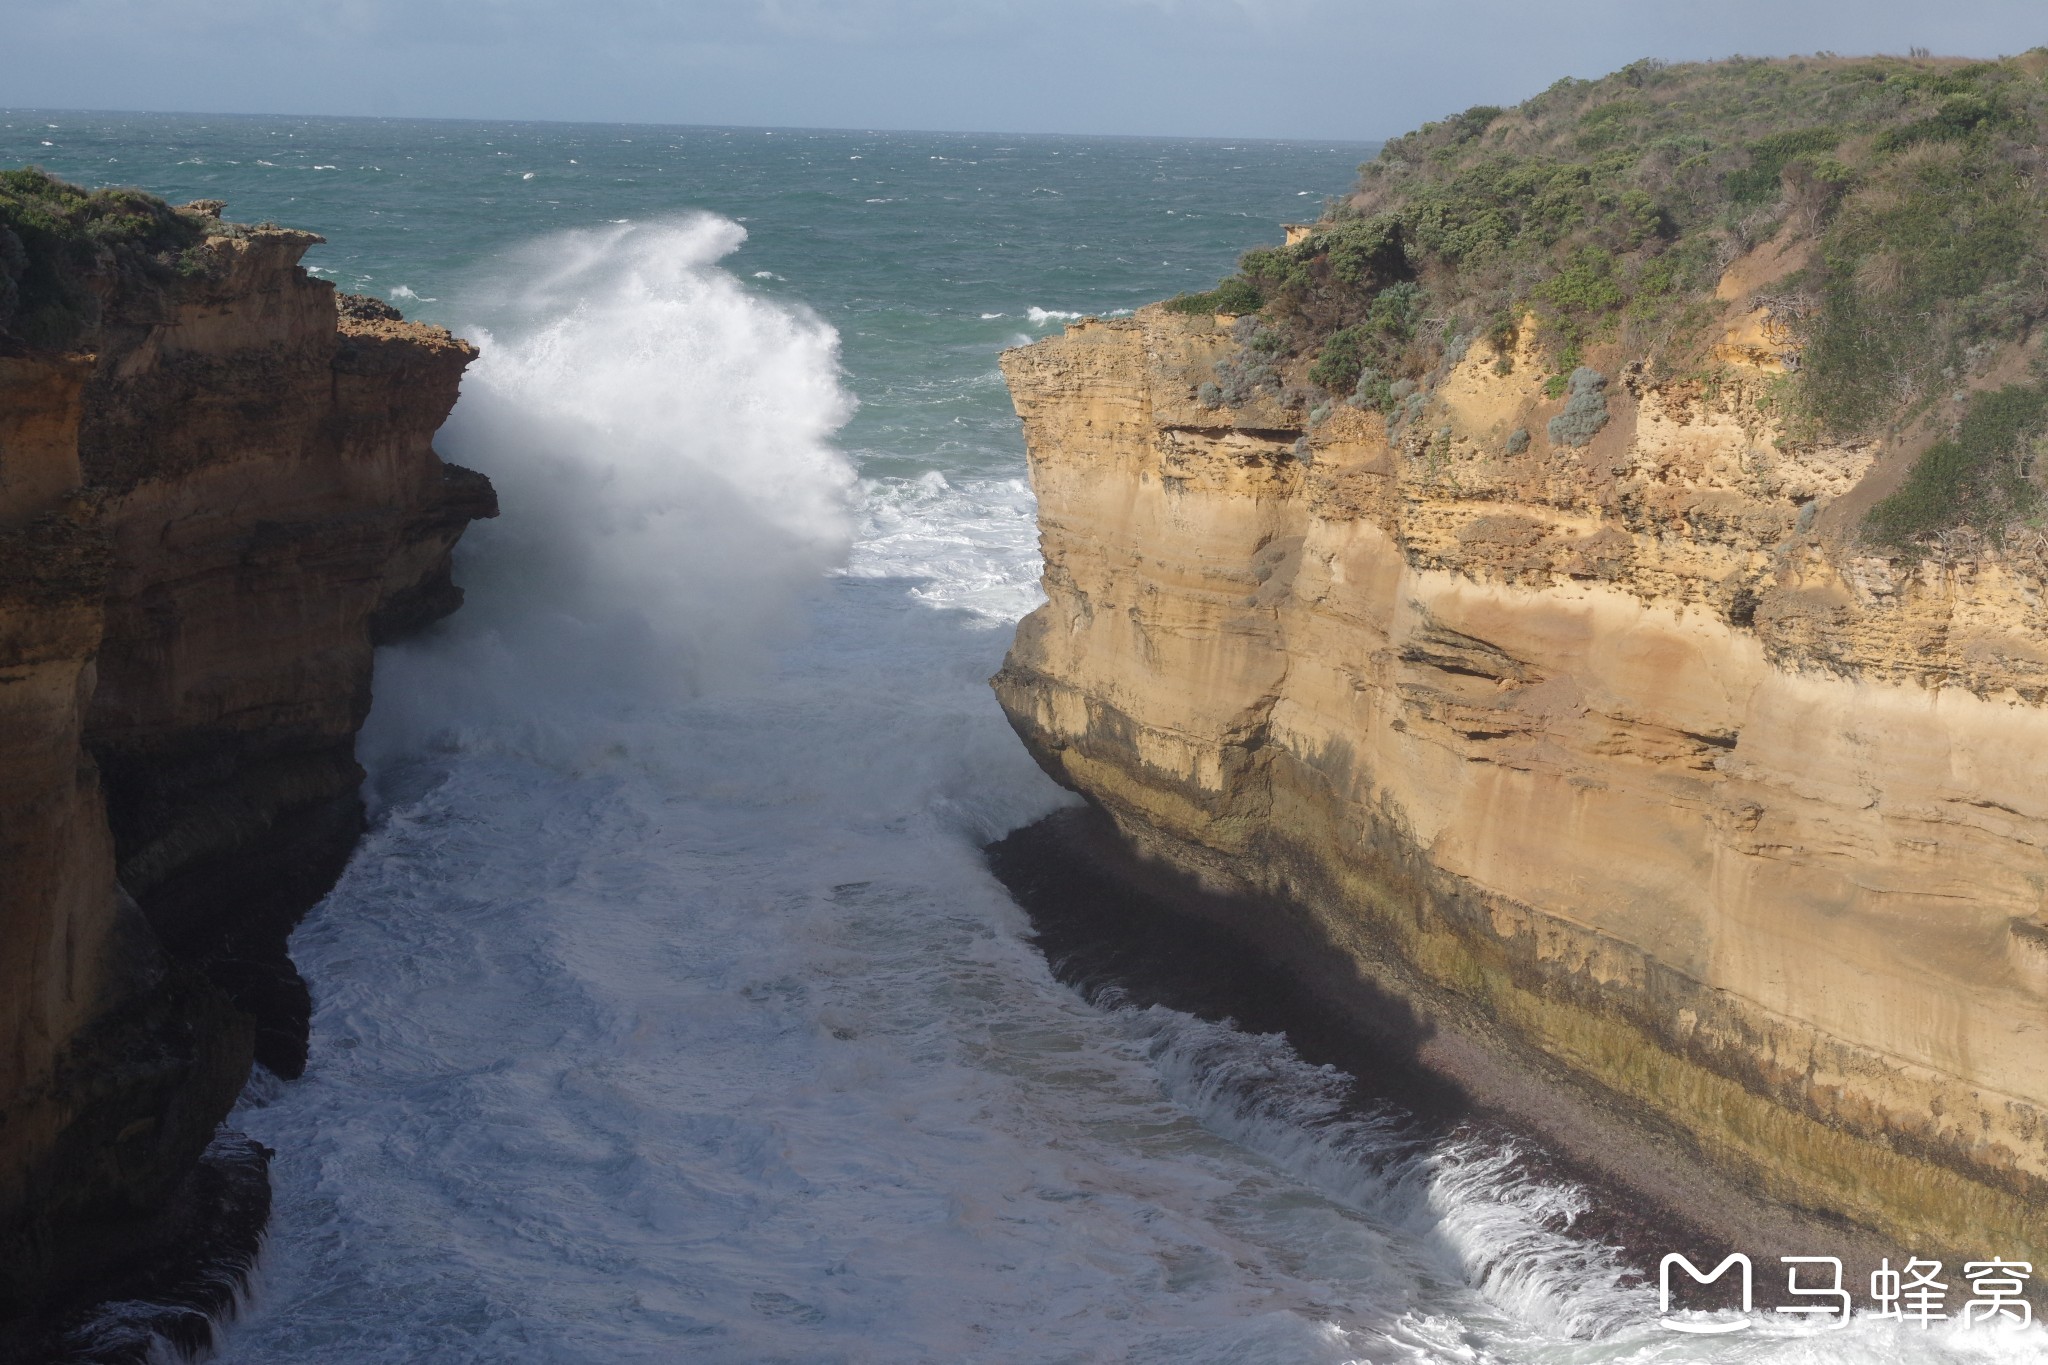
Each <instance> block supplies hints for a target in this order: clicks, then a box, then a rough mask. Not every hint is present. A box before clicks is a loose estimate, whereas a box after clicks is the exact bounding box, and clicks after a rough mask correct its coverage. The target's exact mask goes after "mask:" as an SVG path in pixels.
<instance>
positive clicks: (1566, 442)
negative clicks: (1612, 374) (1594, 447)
mask: <svg viewBox="0 0 2048 1365" xmlns="http://www.w3.org/2000/svg"><path fill="white" fill-rule="evenodd" d="M1566 387H1567V388H1568V389H1569V390H1570V392H1571V397H1570V398H1568V399H1566V400H1565V405H1564V411H1563V412H1560V413H1559V414H1558V415H1557V416H1555V417H1553V418H1551V419H1550V425H1549V426H1547V427H1546V428H1545V431H1546V432H1547V433H1548V434H1549V436H1550V443H1551V444H1552V445H1554V446H1582V445H1585V444H1586V443H1587V442H1588V441H1590V440H1592V439H1593V438H1594V437H1595V436H1597V435H1599V434H1600V429H1601V428H1602V427H1604V426H1606V425H1607V376H1606V375H1604V374H1602V373H1600V371H1598V370H1590V369H1587V368H1586V367H1585V366H1583V365H1581V366H1580V367H1579V368H1578V369H1576V370H1573V371H1572V373H1571V378H1570V380H1569V381H1567V384H1566Z"/></svg>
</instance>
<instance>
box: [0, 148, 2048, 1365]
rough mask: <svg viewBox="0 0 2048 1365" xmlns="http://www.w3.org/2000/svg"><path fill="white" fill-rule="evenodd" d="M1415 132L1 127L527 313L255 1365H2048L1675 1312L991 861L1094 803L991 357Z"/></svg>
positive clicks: (395, 282)
mask: <svg viewBox="0 0 2048 1365" xmlns="http://www.w3.org/2000/svg"><path fill="white" fill-rule="evenodd" d="M1369 150H1370V149H1369V148H1367V147H1365V146H1362V145H1306V144H1275V143H1238V144H1229V143H1214V142H1171V141H1157V140H1129V139H1073V138H1043V137H1002V136H987V135H952V134H900V133H848V132H803V131H796V130H773V131H769V130H758V129H754V130H747V129H701V128H700V129H662V128H645V127H615V126H591V127H573V126H561V125H508V124H473V123H438V122H437V123H426V122H385V121H373V120H326V119H243V118H218V117H208V118H201V117H185V116H141V115H90V114H54V113H23V112H19V111H15V112H6V111H0V163H5V164H18V163H21V162H36V163H39V164H42V165H44V166H46V167H48V168H49V169H51V170H53V171H56V172H59V173H61V174H64V175H67V176H69V177H71V178H74V179H77V180H81V181H84V182H87V183H92V184H100V183H132V184H139V185H142V186H144V187H146V188H148V189H151V190H154V191H157V192H159V193H162V194H165V195H166V196H168V197H171V198H172V199H174V200H182V199H188V198H223V199H226V200H228V201H229V203H230V216H233V217H238V218H241V219H244V220H260V219H274V220H276V221H278V222H281V223H286V224H291V225H294V226H302V227H309V228H313V229H316V230H318V231H320V232H322V233H323V234H325V235H326V236H327V238H328V239H329V240H328V243H327V244H326V245H325V246H322V247H319V248H316V249H315V250H314V251H313V253H312V254H311V255H310V256H309V257H308V263H309V265H310V266H311V267H312V268H314V269H316V270H318V271H319V272H321V273H322V274H323V275H324V276H325V277H326V278H329V279H332V280H334V281H335V282H336V283H338V284H339V285H341V286H342V287H344V288H347V289H351V290H362V291H367V292H371V293H376V294H379V295H381V296H383V297H385V298H387V299H390V300H392V301H393V302H396V303H398V304H399V305H400V306H401V307H403V308H404V309H405V310H406V311H407V313H408V314H409V315H410V316H413V317H416V318H420V319H423V320H428V321H434V322H439V323H444V324H446V325H449V326H451V327H454V328H456V329H457V330H458V331H461V332H463V333H464V334H466V335H469V336H471V337H472V338H474V339H476V340H478V341H479V342H480V344H481V345H482V347H483V357H482V359H481V360H480V361H479V362H478V364H477V365H476V367H475V368H474V369H473V370H472V372H471V375H470V377H469V379H468V380H467V381H466V383H465V387H464V394H463V398H462V401H461V404H460V405H459V406H458V408H457V411H456V414H455V416H454V418H453V419H452V420H451V422H450V424H449V426H448V428H447V429H446V431H445V432H444V433H443V435H442V438H441V442H440V444H441V447H442V449H443V450H444V452H445V453H447V454H449V455H450V456H451V458H455V459H458V460H460V461H462V462H464V463H468V464H471V465H474V466H476V467H478V468H481V469H484V470H485V471H487V472H488V473H490V474H491V476H492V478H493V479H494V480H495V481H496V482H497V484H498V486H499V488H500V491H501V494H502V497H503V501H504V516H503V517H502V518H501V519H500V520H499V521H497V522H494V523H490V524H486V525H480V526H478V527H476V528H473V529H472V532H471V534H470V536H469V538H468V539H467V540H466V541H465V545H464V548H463V551H462V556H461V561H460V564H459V570H458V572H459V576H460V578H461V579H462V581H463V582H464V583H465V584H466V586H467V587H468V590H469V593H470V601H469V605H468V606H467V607H466V608H465V609H464V611H463V612H462V613H461V614H460V615H459V616H458V617H456V618H455V619H453V620H452V621H450V622H448V623H446V624H445V625H444V626H443V627H441V628H440V629H439V630H438V631H437V632H436V633H434V634H433V635H432V636H431V637H429V638H427V639H425V640H422V641H419V642H415V643H412V644H408V645H405V646H401V647H398V648H395V649H389V650H386V651H385V652H384V653H383V654H382V655H381V656H380V659H379V665H378V670H379V671H378V677H377V698H378V699H377V709H376V712H375V714H374V715H373V717H372V720H371V724H370V727H369V728H368V730H367V731H366V732H365V735H364V740H363V745H362V750H363V754H364V758H365V762H366V764H367V765H368V766H369V767H370V769H371V772H372V782H373V788H372V795H373V799H374V804H375V813H376V821H375V827H374V828H373V830H372V832H371V834H370V836H369V837H368V838H367V839H366V841H365V843H364V845H363V847H362V849H361V851H360V852H359V854H358V856H357V857H356V859H355V860H354V862H353V864H352V865H351V867H350V870H349V872H348V873H347V875H346V876H345V877H344V879H343V881H342V883H341V884H340V885H339V886H338V887H337V888H336V890H335V892H334V893H333V895H331V896H330V897H329V898H328V900H327V901H326V902H325V903H324V904H323V905H322V906H321V907H320V908H319V909H317V910H316V911H315V912H314V913H313V914H312V916H310V917H309V919H308V920H307V923H306V924H305V926H304V927H303V928H302V929H301V931H300V933H299V935H298V938H297V940H296V942H295V952H296V954H297V956H298V958H299V960H300V962H301V964H302V965H303V967H304V970H305V972H306V975H307V976H308V978H309V979H310V981H311V983H312V985H313V989H314V992H315V996H316V1001H317V1013H316V1018H315V1024H314V1039H313V1059H312V1066H311V1069H310V1071H309V1074H308V1076H307V1078H306V1079H305V1080H303V1081H301V1082H298V1083H295V1084H292V1085H280V1084H277V1083H275V1082H271V1081H267V1080H259V1081H258V1082H257V1083H256V1084H255V1085H253V1086H252V1087H251V1091H250V1094H249V1096H248V1098H247V1100H246V1101H245V1103H244V1105H243V1107H242V1109H241V1110H240V1111H239V1112H238V1114H237V1116H236V1119H235V1122H236V1123H237V1124H238V1125H240V1126H242V1127H244V1128H246V1129H247V1130H248V1131H249V1132H251V1133H253V1134H254V1135H256V1136H257V1137H259V1138H261V1139H262V1140H264V1141H266V1142H268V1143H270V1144H272V1145H273V1146H275V1147H277V1148H278V1149H279V1152H280V1156H279V1159H278V1161H277V1163H276V1165H275V1167H274V1172H273V1180H274V1184H275V1187H276V1191H277V1213H276V1217H275V1220H274V1223H273V1227H272V1230H271V1235H270V1242H269V1246H268V1248H267V1250H266V1252H265V1256H264V1260H263V1265H262V1268H261V1274H260V1276H259V1278H258V1281H257V1283H256V1285H255V1287H254V1290H253V1293H252V1295H251V1300H250V1303H249V1305H248V1308H247V1311H246V1312H245V1313H244V1314H243V1315H242V1317H241V1318H240V1320H239V1321H238V1322H236V1323H235V1324H234V1325H233V1326H232V1327H231V1328H230V1329H229V1330H228V1333H227V1335H226V1341H225V1346H224V1348H223V1353H222V1358H223V1359H225V1360H227V1361H232V1362H243V1363H247V1365H255V1363H257V1362H265V1363H268V1362H287V1361H290V1362H307V1361H319V1362H323V1365H325V1363H327V1362H333V1363H335V1365H358V1363H367V1362H411V1361H427V1360H431V1361H435V1362H471V1361H473V1362H505V1361H515V1362H524V1361H536V1362H540V1361H545V1362H565V1363H566V1362H578V1363H581V1362H591V1363H592V1365H595V1363H596V1362H605V1363H606V1365H611V1363H613V1362H626V1361H650V1362H652V1361H700V1360H701V1361H731V1362H754V1361H805V1362H814V1361H815V1362H836V1361H846V1362H854V1361H861V1362H868V1361H872V1362H911V1361H934V1362H938V1361H947V1362H950V1361H970V1360H971V1361H1018V1362H1039V1361H1103V1362H1111V1361H1162V1362H1163V1361H1176V1362H1180V1361H1214V1362H1239V1361H1243V1362H1266V1361H1274V1362H1279V1361H1287V1362H1294V1361H1303V1362H1308V1361H1314V1362H1324V1361H1327V1362H1337V1361H1352V1360H1369V1361H1375V1362H1382V1361H1385V1362H1391V1361H1441V1362H1497V1361H1498V1362H1508V1361H1515V1362H1588V1363H1590V1362H1618V1361H1631V1362H1658V1363H1660V1365H1678V1363H1679V1362H1694V1361H1709V1360H1710V1361H1769V1362H1837V1361H1841V1362H1847V1361H1894V1362H1908V1361H1923V1360H2032V1361H2041V1360H2048V1350H2044V1348H2043V1345H2042V1342H2041V1340H2040V1338H2039V1337H2038V1336H2033V1337H1998V1338H1994V1337H1993V1336H1991V1335H1990V1334H1989V1333H1985V1332H1981V1331H1980V1332H1977V1333H1974V1334H1972V1333H1965V1332H1962V1331H1960V1330H1949V1331H1936V1332H1933V1333H1918V1332H1908V1333H1902V1332H1899V1331H1896V1330H1890V1329H1886V1328H1884V1327H1882V1326H1880V1325H1874V1324H1868V1323H1859V1324H1857V1325H1856V1326H1855V1327H1854V1328H1852V1329H1851V1330H1850V1331H1848V1332H1844V1333H1840V1334H1835V1335H1831V1336H1826V1337H1817V1336H1811V1335H1803V1334H1801V1333H1800V1332H1798V1331H1797V1330H1795V1329H1791V1328H1785V1327H1781V1326H1778V1325H1775V1324H1771V1323H1767V1322H1759V1323H1758V1324H1757V1325H1756V1326H1755V1327H1754V1329H1753V1330H1751V1331H1748V1332H1745V1333H1743V1334H1742V1335H1740V1336H1739V1337H1730V1338H1724V1339H1719V1340H1714V1341H1706V1342H1703V1341H1701V1340H1700V1339H1695V1338H1685V1337H1679V1336H1677V1335H1675V1334H1670V1333H1664V1332H1660V1331H1658V1330H1657V1329H1655V1328H1654V1327H1652V1326H1651V1325H1650V1319H1651V1317H1652V1315H1653V1313H1654V1295H1648V1296H1646V1295H1645V1293H1644V1291H1642V1290H1641V1289H1635V1288H1628V1287H1625V1286H1624V1285H1623V1283H1622V1276H1621V1266H1620V1264H1619V1261H1618V1260H1617V1259H1616V1257H1615V1256H1614V1255H1613V1254H1612V1253H1611V1252H1609V1251H1608V1250H1607V1249H1606V1248H1604V1247H1601V1246H1600V1245H1598V1244H1597V1243H1595V1242H1592V1241H1590V1240H1587V1239H1584V1238H1581V1237H1579V1236H1577V1235H1576V1234H1575V1233H1574V1232H1573V1231H1572V1221H1573V1218H1574V1216H1575V1215H1576V1213H1577V1212H1579V1211H1581V1210H1583V1209H1584V1208H1585V1207H1586V1201H1587V1199H1588V1196H1587V1194H1586V1193H1585V1192H1584V1191H1580V1190H1577V1189H1574V1188H1572V1187H1569V1186H1563V1185H1558V1184H1555V1183H1552V1182H1548V1181H1546V1180H1544V1179H1541V1178H1539V1177H1537V1176H1536V1175H1534V1174H1532V1171H1533V1170H1535V1169H1537V1168H1535V1167H1531V1166H1529V1165H1527V1164H1526V1163H1525V1162H1524V1161H1523V1160H1522V1155H1521V1154H1520V1153H1518V1152H1516V1151H1514V1150H1509V1149H1505V1148H1501V1147H1489V1146H1486V1145H1485V1144H1483V1143H1474V1142H1469V1141H1468V1142H1452V1143H1448V1144H1445V1145H1443V1146H1441V1147H1438V1148H1434V1149H1430V1150H1421V1151H1418V1150H1415V1149H1413V1148H1412V1147H1411V1146H1409V1145H1406V1144H1403V1143H1400V1142H1396V1141H1393V1140H1391V1138H1390V1133H1391V1131H1392V1130H1391V1129H1389V1128H1388V1127H1386V1126H1385V1125H1384V1124H1382V1123H1379V1122H1378V1121H1376V1120H1372V1119H1362V1118H1360V1117H1359V1115H1358V1113H1357V1111H1355V1110H1353V1109H1351V1108H1348V1107H1347V1106H1346V1105H1344V1103H1343V1102H1342V1101H1343V1099H1344V1097H1345V1092H1346V1084H1345V1080H1344V1078H1343V1077H1342V1076H1340V1075H1337V1074H1335V1073H1332V1072H1330V1071H1328V1070H1326V1069H1323V1068H1318V1067H1314V1066H1310V1065H1308V1064H1306V1063H1304V1062H1303V1061H1301V1060H1300V1059H1299V1058H1297V1057H1296V1056H1294V1055H1293V1053H1292V1052H1291V1051H1290V1050H1289V1048H1288V1047H1287V1045H1286V1044H1285V1042H1284V1041H1283V1040H1281V1039H1279V1038H1275V1037H1261V1036H1257V1035H1252V1034H1248V1033H1245V1032H1242V1031H1240V1030H1238V1029H1235V1028H1233V1027H1231V1026H1230V1025H1228V1024H1227V1023H1215V1022H1205V1021H1203V1020H1200V1019H1196V1018H1194V1017H1192V1016H1189V1015H1186V1014H1182V1013H1179V1012H1177V1011H1174V1010H1170V1009H1165V1008H1162V1007H1156V1006H1155V1007H1151V1008H1137V1007H1119V1006H1117V1005H1116V1004H1115V1003H1114V1000H1113V999H1112V1000H1106V1001H1097V1002H1095V1003H1090V1002H1088V1001H1085V1000H1083V999H1082V998H1081V997H1080V996H1079V995H1077V994H1076V993H1075V992H1073V991H1071V990H1069V989H1068V988H1066V987H1064V986H1062V985H1060V984H1059V983H1058V982H1057V981H1055V980H1054V979H1053V977H1052V975H1051V973H1050V972H1049V971H1048V969H1047V966H1046V964H1045V962H1044V961H1043V959H1042V958H1041V957H1040V956H1039V954H1038V953H1037V952H1036V950H1035V949H1034V948H1032V947H1031V945H1030V943H1029V942H1028V941H1027V937H1026V934H1027V925H1026V923H1025V921H1024V919H1023V916H1022V915H1021V913H1020V912H1019V911H1018V910H1017V908H1016V907H1015V906H1014V905H1013V904H1012V903H1011V902H1010V900H1009V898H1008V896H1007V895H1006V894H1005V893H1004V891H1003V890H1002V888H1001V887H1000V886H999V885H998V884H996V883H995V882H994V881H993V880H992V879H991V878H990V876H989V874H988V873H987V871H986V869H985V868H984V866H983V864H982V861H981V858H980V856H979V853H978V851H977V850H978V847H979V845H980V844H981V843H983V842H985V841H987V840H988V839H990V838H993V837H995V836H997V835H1000V834H1001V833H1003V832H1005V831H1006V830H1008V829H1011V828H1014V827H1016V826H1017V825H1019V824H1021V823H1024V822H1026V821H1029V820H1031V819H1033V818H1035V817H1037V816H1039V815H1041V814H1044V813H1045V812H1047V811H1049V810H1052V809H1053V808H1055V807H1056V806H1057V805H1058V804H1059V803H1061V802H1062V801H1064V800H1066V799H1068V798H1066V797H1065V796H1064V795H1063V794H1061V793H1059V792H1058V791H1057V790H1055V789H1054V788H1053V787H1052V786H1051V785H1050V784H1049V783H1048V782H1047V781H1046V780H1045V779H1044V778H1043V777H1042V776H1041V775H1040V774H1039V773H1038V772H1037V770H1036V769H1035V768H1034V767H1033V766H1032V764H1031V763H1030V761H1029V760H1028V758H1026V757H1025V755H1024V754H1023V753H1022V751H1021V749H1020V748H1019V746H1018V745H1017V743H1016V741H1015V739H1014V738H1013V737H1012V736H1011V734H1010V733H1009V731H1008V728H1007V726H1006V725H1005V724H1004V722H1003V720H1002V718H1001V716H1000V713H999V712H998V711H997V709H996V707H995V705H994V703H993V700H992V699H991V697H990V695H989V693H988V691H987V688H986V685H985V679H986V677H987V676H988V674H989V673H990V672H992V671H993V670H994V668H995V667H996V665H997V664H998V662H999V661H1000V659H1001V656H1002V651H1003V649H1004V646H1005V645H1006V643H1007V640H1008V636H1009V631H1010V628H1011V626H1012V625H1013V623H1014V622H1015V620H1016V619H1017V618H1018V617H1019V616H1021V615H1022V614H1023V613H1024V612H1025V611H1027V610H1029V609H1030V607H1031V606H1032V605H1033V604H1034V603H1035V602H1036V601H1037V587H1036V580H1037V574H1038V561H1037V553H1036V531H1035V525H1034V522H1033V508H1032V503H1031V498H1030V492H1029V489H1028V486H1027V485H1026V483H1025V480H1024V467H1023V459H1022V446H1021V442H1020V440H1019V437H1018V432H1017V427H1016V423H1015V419H1014V417H1013V415H1012V414H1011V412H1010V409H1009V404H1008V401H1007V396H1006V394H1005V392H1004V390H1003V387H1002V384H1001V380H1000V377H999V376H998V374H997V372H996V368H995V357H996V355H997V354H998V352H999V351H1000V350H1001V349H1003V348H1005V347H1007V346H1011V345H1016V344H1021V343H1023V342H1026V341H1029V340H1031V339H1034V338H1036V337H1039V336H1044V335H1047V334H1049V333H1050V332H1051V331H1053V330H1054V329H1056V328H1057V327H1058V326H1059V325H1061V323H1062V322H1063V321H1064V320H1065V319H1067V318H1069V317H1073V316H1079V315H1081V314H1084V313H1111V312H1115V311H1118V310H1121V309H1129V308H1133V307H1136V306H1138V305H1140V304H1142V303H1144V302H1147V301H1149V300H1151V299H1155V298H1159V297H1162V296H1165V295H1168V294H1171V293H1174V292H1176V291H1179V290H1182V289H1189V288H1201V287H1206V286H1207V285H1208V284H1210V283H1212V282H1213V281H1214V280H1215V279H1216V278H1217V277H1218V276H1219V275H1220V274H1221V273H1223V272H1224V271H1225V270H1226V269H1227V268H1228V267H1229V264H1230V262H1231V261H1232V260H1233V259H1234V257H1235V256H1236V254H1237V253H1238V252H1239V251H1241V250H1243V249H1244V248H1246V247H1248V246H1252V245H1255V244H1259V243H1262V242H1270V241H1272V240H1274V239H1275V238H1276V237H1277V235H1278V226H1277V225H1278V224H1279V223H1280V222H1281V221H1285V220H1289V219H1294V218H1306V217H1312V216H1313V215H1314V214H1315V213H1316V212H1318V211H1319V209H1320V207H1321V202H1322V196H1323V195H1324V194H1326V193H1330V192H1334V191H1337V190H1339V189H1341V187H1342V186H1344V185H1345V184H1346V183H1347V182H1348V181H1349V179H1350V176H1351V172H1352V168H1353V166H1354V165H1355V163H1356V162H1357V161H1358V160H1360V159H1361V158H1362V157H1363V156H1364V155H1366V154H1367V152H1368V151H1369Z"/></svg>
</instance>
